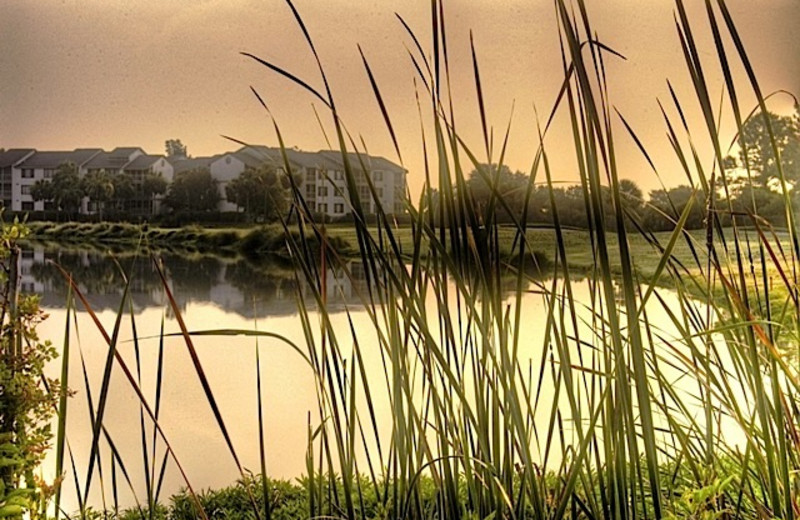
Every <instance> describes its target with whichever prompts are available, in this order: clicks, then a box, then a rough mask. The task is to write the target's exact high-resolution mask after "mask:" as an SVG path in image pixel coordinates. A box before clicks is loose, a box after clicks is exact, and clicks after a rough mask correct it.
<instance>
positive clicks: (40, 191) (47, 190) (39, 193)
mask: <svg viewBox="0 0 800 520" xmlns="http://www.w3.org/2000/svg"><path fill="white" fill-rule="evenodd" d="M31 198H33V200H34V201H37V202H38V201H51V200H53V187H52V185H51V184H50V181H46V180H44V179H39V180H38V181H36V182H34V183H33V185H32V186H31Z"/></svg>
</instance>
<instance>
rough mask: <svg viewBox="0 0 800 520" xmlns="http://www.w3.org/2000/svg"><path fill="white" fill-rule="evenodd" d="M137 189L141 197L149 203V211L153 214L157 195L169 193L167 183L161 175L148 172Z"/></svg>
mask: <svg viewBox="0 0 800 520" xmlns="http://www.w3.org/2000/svg"><path fill="white" fill-rule="evenodd" d="M137 187H138V192H139V197H141V199H143V200H146V201H147V205H148V206H149V211H150V212H151V213H152V212H153V207H154V203H155V197H156V195H163V194H164V193H166V192H167V181H166V179H164V177H163V176H162V175H161V174H160V173H153V172H148V173H147V174H145V176H144V177H143V178H142V180H141V181H140V182H139V183H138V185H137Z"/></svg>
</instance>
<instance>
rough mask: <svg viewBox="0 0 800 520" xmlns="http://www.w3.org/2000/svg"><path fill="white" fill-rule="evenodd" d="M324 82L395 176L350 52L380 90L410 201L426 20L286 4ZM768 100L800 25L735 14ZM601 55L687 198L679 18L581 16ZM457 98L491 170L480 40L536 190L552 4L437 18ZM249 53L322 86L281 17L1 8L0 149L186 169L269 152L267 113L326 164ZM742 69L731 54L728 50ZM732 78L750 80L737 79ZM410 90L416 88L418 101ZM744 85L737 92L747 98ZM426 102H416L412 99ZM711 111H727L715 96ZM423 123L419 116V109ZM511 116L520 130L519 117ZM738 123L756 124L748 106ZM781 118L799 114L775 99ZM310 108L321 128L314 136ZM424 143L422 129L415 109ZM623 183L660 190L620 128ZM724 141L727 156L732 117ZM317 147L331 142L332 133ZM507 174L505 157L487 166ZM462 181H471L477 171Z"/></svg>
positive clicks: (143, 5)
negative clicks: (207, 159)
mask: <svg viewBox="0 0 800 520" xmlns="http://www.w3.org/2000/svg"><path fill="white" fill-rule="evenodd" d="M685 1H686V5H687V9H688V10H689V14H690V17H691V21H692V23H693V24H694V28H695V33H696V36H697V38H698V41H699V45H700V47H701V58H702V59H703V60H704V62H706V63H708V66H707V73H708V81H709V84H710V85H711V91H712V92H716V93H719V95H721V94H722V93H723V90H722V86H723V81H722V77H721V74H720V73H719V72H717V70H718V68H717V67H715V65H716V64H715V61H714V58H715V51H714V46H713V40H712V39H711V37H710V31H709V29H708V22H707V18H706V16H705V6H704V2H702V1H701V0H685ZM294 2H295V6H296V7H297V9H298V11H299V12H300V14H301V16H302V17H303V19H304V21H305V23H306V24H307V27H308V30H309V32H310V34H311V37H312V38H313V40H314V43H315V45H316V47H317V49H318V51H319V54H320V57H321V60H322V63H323V66H324V67H325V69H326V72H327V74H328V77H329V80H330V83H331V88H332V91H333V96H334V99H335V101H336V103H337V106H338V108H339V111H340V114H341V116H342V118H343V121H344V123H345V125H346V127H347V129H348V131H349V132H350V133H351V134H352V135H354V136H355V138H356V139H357V140H358V141H359V142H361V139H363V142H364V144H365V145H366V148H367V151H368V152H369V153H371V154H373V155H381V156H384V157H386V158H388V159H390V160H393V161H395V162H400V159H398V157H397V154H396V153H395V152H394V147H393V145H392V141H391V138H390V136H389V133H388V131H387V130H386V126H385V124H384V122H383V117H382V115H381V111H380V109H379V107H378V104H377V102H376V100H375V97H374V95H373V93H372V89H371V87H370V83H369V79H368V77H367V74H366V73H365V69H364V66H363V64H362V62H361V58H360V56H359V52H358V45H360V46H361V47H362V49H363V51H364V54H365V56H366V58H367V60H368V61H369V63H370V65H371V67H372V69H373V72H374V74H375V78H376V80H377V82H378V84H379V86H380V89H381V93H382V95H383V98H384V101H385V103H386V108H387V110H388V113H389V115H390V117H391V119H392V121H393V125H394V127H395V130H396V132H397V138H398V141H399V144H400V149H401V154H402V163H403V165H404V166H405V167H406V168H407V169H408V170H409V176H408V181H409V186H410V188H411V191H412V194H416V193H419V189H420V187H421V185H422V182H423V180H424V175H423V172H424V163H423V154H422V145H421V143H422V135H421V130H420V115H419V112H418V108H417V102H416V93H417V91H419V87H420V85H421V83H420V81H419V78H418V77H417V72H416V70H415V68H414V66H413V64H412V61H411V59H410V58H409V49H412V47H413V42H412V40H411V38H410V37H409V35H408V34H407V33H406V31H405V30H404V28H403V26H402V24H401V23H400V22H399V20H398V18H397V15H399V16H401V17H402V18H403V19H404V20H405V21H406V22H407V23H408V25H409V26H410V27H411V28H412V29H413V30H414V31H415V33H416V35H417V37H418V39H419V40H420V41H421V42H422V45H423V46H424V47H425V51H426V52H427V53H430V52H431V48H432V46H431V44H430V15H429V9H430V2H425V1H421V0H419V1H418V0H324V1H323V0H294ZM728 3H729V4H730V5H729V8H730V9H731V11H732V13H733V15H734V18H735V20H736V21H737V22H738V28H739V30H740V32H741V34H742V37H743V39H744V42H745V45H746V46H747V49H748V53H749V55H750V58H751V60H752V62H753V64H754V67H755V70H756V74H757V75H758V78H759V81H760V83H761V86H762V89H763V91H764V92H772V91H775V90H779V89H785V90H788V91H790V92H793V93H795V94H798V93H800V39H799V38H797V35H796V31H797V27H800V9H798V5H797V0H750V1H745V0H729V1H728ZM586 4H587V8H588V11H589V15H590V17H591V20H592V23H593V25H594V28H595V30H596V31H597V33H598V37H599V39H600V40H601V41H602V42H603V43H604V44H606V45H608V46H609V47H611V48H613V49H614V50H616V51H617V52H619V53H620V54H622V55H624V56H625V57H626V59H625V60H622V59H617V58H609V59H608V61H607V67H608V68H607V73H608V77H609V92H610V99H611V103H612V104H613V105H614V107H615V108H616V109H617V110H619V111H620V113H622V114H623V115H624V117H625V118H626V120H627V121H628V122H629V123H630V124H631V125H632V127H633V128H634V129H635V131H636V133H637V135H638V136H639V137H640V139H641V141H642V142H643V144H644V146H645V147H646V148H647V149H648V151H649V152H650V153H651V156H652V158H653V160H654V162H655V164H656V167H657V169H658V171H659V174H660V175H661V178H662V179H663V181H664V183H665V184H667V185H676V184H679V183H682V182H686V179H685V176H684V174H683V173H682V172H681V171H680V170H679V168H678V165H677V163H676V161H675V159H674V154H673V153H672V152H671V151H670V149H669V143H668V141H667V138H666V127H665V124H664V121H663V118H662V116H661V113H660V111H659V108H658V104H657V100H659V99H660V100H661V101H662V102H664V104H665V106H666V107H667V110H668V112H669V113H670V116H671V117H676V112H675V110H674V106H673V105H672V104H671V102H670V98H669V90H668V87H667V80H669V81H670V82H672V84H673V85H674V86H675V90H676V93H677V94H678V96H679V98H680V99H681V100H682V103H683V104H684V106H685V109H686V113H687V118H688V119H689V122H690V125H691V127H692V131H693V133H694V134H695V136H697V138H696V139H697V143H696V146H697V147H698V150H700V152H701V155H702V156H703V158H704V160H705V159H707V161H706V164H707V166H709V167H710V165H711V162H710V161H711V155H710V153H709V148H708V146H707V143H706V142H705V141H707V139H706V140H704V139H703V138H704V137H706V136H705V134H703V132H704V130H703V127H702V126H698V125H699V124H700V122H701V119H700V115H699V112H698V110H697V107H696V105H697V102H696V101H694V97H693V95H692V88H691V85H690V83H689V76H688V74H687V72H686V67H685V65H684V62H683V55H682V53H681V49H680V44H679V40H678V37H677V32H676V28H675V22H674V12H675V4H674V1H673V0H602V1H600V0H586ZM444 6H445V15H446V23H447V38H448V46H449V50H450V57H451V72H452V78H451V88H452V91H453V92H454V96H453V97H454V106H455V110H456V118H457V123H458V128H459V132H460V135H461V137H462V138H463V139H464V141H465V142H466V143H467V145H468V146H470V147H471V148H473V149H474V150H475V152H476V153H477V155H478V156H479V157H480V158H481V159H482V160H483V159H485V157H486V154H485V152H482V150H483V145H482V138H481V131H480V117H479V111H478V103H477V97H476V94H475V83H474V77H473V70H472V64H471V57H470V43H469V41H470V31H472V33H473V37H474V41H475V47H476V52H477V56H478V60H479V63H480V72H481V80H482V84H483V91H484V97H485V102H486V111H487V115H488V122H489V124H490V125H491V126H492V128H493V129H494V135H495V140H496V141H498V142H499V141H500V139H501V136H502V135H503V134H504V132H505V128H506V126H507V125H508V124H509V121H510V122H511V133H510V136H511V137H510V140H509V146H508V152H507V155H506V160H505V162H506V163H507V164H508V165H509V166H510V167H511V168H512V169H514V170H521V171H525V172H528V171H529V170H530V167H531V164H532V161H533V157H534V154H535V151H536V147H537V145H538V138H537V130H536V123H537V114H538V117H539V119H540V120H541V118H542V117H544V115H543V114H547V113H549V110H550V108H551V107H552V105H553V103H554V101H555V99H556V96H557V94H558V90H559V88H560V85H561V82H562V79H563V72H562V66H561V57H560V56H561V55H560V50H559V33H558V26H557V23H556V13H555V9H554V7H553V2H552V1H551V0H445V4H444ZM243 51H244V52H250V53H252V54H255V55H257V56H259V57H261V58H263V59H265V60H268V61H270V62H272V63H274V64H276V65H278V66H280V67H283V68H285V69H287V70H289V71H290V72H292V73H293V74H295V75H297V76H298V77H301V78H302V79H303V80H305V81H307V82H308V83H309V84H310V85H313V86H314V87H316V88H321V86H322V82H321V79H320V75H319V72H318V70H317V69H316V68H315V64H314V61H313V58H312V55H311V53H310V51H309V48H308V46H307V45H306V43H305V40H304V38H303V35H302V32H301V30H300V29H299V27H298V25H297V24H296V23H295V22H294V19H293V16H292V13H291V10H290V9H289V7H288V5H287V4H286V3H285V1H284V0H194V1H190V0H137V1H135V2H134V1H128V0H124V1H123V0H2V2H0V70H1V71H2V75H0V148H14V147H33V148H37V149H40V150H68V149H74V148H78V147H101V148H104V149H109V150H110V149H112V148H114V147H116V146H140V147H142V148H143V149H144V150H145V151H147V152H148V153H152V154H161V153H164V152H163V150H164V141H165V140H167V139H173V138H177V139H181V140H182V142H183V143H184V144H185V145H187V147H188V151H189V153H190V154H191V155H194V156H203V155H213V154H216V153H220V152H224V151H227V150H232V149H236V148H237V147H238V145H236V144H235V143H232V142H230V141H228V140H226V139H225V138H223V137H222V136H223V135H228V136H232V137H235V138H237V139H239V140H241V141H244V142H248V143H258V144H267V145H273V146H274V145H277V142H278V141H277V138H276V135H275V131H274V130H273V127H272V121H271V119H270V117H269V116H268V115H267V114H266V113H265V112H264V110H263V109H262V107H261V106H260V105H259V103H258V102H257V100H256V99H255V97H254V96H253V94H252V93H251V91H250V87H253V88H255V89H256V90H257V91H258V92H259V94H260V95H261V96H262V97H263V98H264V100H265V101H266V102H267V104H268V106H269V108H270V110H271V112H272V114H273V116H274V117H275V121H276V122H277V124H278V125H279V127H280V129H281V132H282V134H283V136H284V139H285V141H286V144H287V145H289V146H296V147H298V148H300V149H303V150H311V151H314V150H318V149H324V148H327V147H328V145H327V144H326V138H325V135H326V133H327V135H328V137H332V133H331V132H332V130H331V129H332V125H331V117H330V114H328V113H326V112H325V109H324V107H323V106H321V104H320V103H319V102H316V103H315V100H314V98H313V96H311V95H310V94H309V93H308V92H306V91H304V90H303V89H301V88H300V87H298V86H296V85H294V84H292V83H291V82H290V81H288V80H287V79H285V78H283V77H281V76H280V75H278V74H276V73H274V72H272V71H270V70H268V69H267V68H265V67H263V66H261V65H259V64H258V63H256V62H255V61H253V60H252V59H249V58H247V57H245V56H243V55H241V54H240V53H241V52H243ZM729 51H730V52H733V51H732V47H729ZM733 72H734V74H735V75H736V77H737V78H738V79H743V78H744V75H743V71H742V69H741V67H739V66H735V67H734V69H733ZM415 79H416V80H417V81H416V87H415ZM742 85H744V83H742ZM420 93H421V92H420ZM718 97H719V96H718ZM426 106H427V105H426ZM512 106H513V117H512ZM743 106H745V107H751V106H755V100H754V98H753V97H752V96H747V95H745V96H744V102H743ZM770 107H771V109H773V110H775V111H777V112H781V113H790V112H791V109H792V100H791V98H790V97H789V96H786V95H778V96H775V97H774V98H773V100H772V101H771V102H770ZM315 108H316V111H317V113H318V114H319V118H320V120H321V122H322V124H321V125H320V123H319V122H318V120H317V116H316V115H315ZM422 118H423V121H425V124H424V125H423V128H425V131H426V133H427V134H426V135H427V137H428V138H430V125H429V122H430V114H429V113H427V112H426V110H425V109H423V113H422ZM615 125H616V126H615V132H616V134H615V135H617V141H618V142H619V149H620V151H619V155H620V175H621V176H622V177H624V178H630V179H633V180H635V181H636V182H637V183H639V184H640V186H641V187H642V188H643V189H644V190H645V191H648V190H650V189H655V188H658V187H659V181H658V179H657V178H656V176H655V175H654V174H653V173H652V171H651V169H650V168H649V166H648V164H647V162H646V160H645V159H644V158H643V156H642V154H641V153H640V152H639V151H638V150H637V147H636V146H635V144H634V143H633V142H632V140H631V139H630V138H628V135H627V133H626V132H625V130H624V128H623V127H622V125H621V124H619V122H618V121H617V122H615ZM721 128H722V134H723V136H725V139H727V140H730V139H732V138H733V135H734V129H733V123H732V117H731V115H730V113H728V112H727V111H725V112H723V113H722V119H721ZM323 129H324V131H325V132H323ZM545 144H546V147H547V150H548V151H549V155H550V157H551V161H552V163H553V168H554V173H555V176H556V178H557V179H559V180H564V181H566V182H569V181H575V180H576V178H577V177H576V173H575V165H574V162H573V160H571V159H570V157H571V156H573V155H574V153H572V152H571V147H572V144H571V142H570V131H569V124H568V118H567V117H566V114H561V115H560V117H559V118H558V119H557V122H556V124H555V125H554V127H553V129H552V131H551V132H550V133H548V135H547V136H546V142H545ZM493 159H494V160H497V157H496V154H495V157H494V158H493ZM467 169H469V168H468V167H467Z"/></svg>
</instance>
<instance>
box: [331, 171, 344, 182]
mask: <svg viewBox="0 0 800 520" xmlns="http://www.w3.org/2000/svg"><path fill="white" fill-rule="evenodd" d="M333 180H335V181H343V180H344V172H343V171H342V170H336V171H335V172H333Z"/></svg>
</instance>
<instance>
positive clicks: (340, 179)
mask: <svg viewBox="0 0 800 520" xmlns="http://www.w3.org/2000/svg"><path fill="white" fill-rule="evenodd" d="M284 154H285V155H284ZM64 163H73V164H75V165H76V167H77V169H78V174H79V175H80V176H81V177H83V176H85V175H87V174H90V173H97V172H105V173H107V174H109V175H129V176H130V177H131V179H132V181H133V184H134V186H141V183H142V182H143V181H144V179H146V178H147V176H148V175H150V174H155V175H160V176H161V177H162V178H163V179H164V180H165V181H166V182H167V183H171V182H172V181H173V180H174V178H175V177H176V176H177V175H180V174H181V173H183V172H186V171H189V170H194V169H206V170H208V171H209V172H210V174H211V176H212V177H213V178H214V179H215V180H216V181H217V186H218V189H219V203H218V207H217V209H218V211H221V212H236V211H240V208H239V207H237V206H236V204H234V203H232V202H230V201H228V200H227V197H226V187H227V186H228V184H229V183H230V182H231V181H233V180H234V179H236V178H237V177H238V176H239V175H241V174H242V173H243V172H245V171H247V170H250V169H252V170H255V169H258V168H260V167H262V166H265V165H266V166H269V167H272V168H274V169H275V170H277V171H278V172H279V173H283V174H286V173H287V169H288V173H290V174H291V175H292V176H293V177H294V178H295V179H296V181H297V182H298V184H299V188H300V193H301V194H302V196H303V200H304V203H305V207H306V208H307V209H308V212H309V213H311V214H315V215H325V216H326V217H329V218H333V219H337V218H343V217H345V216H347V215H348V214H350V213H352V212H353V208H354V201H353V200H352V199H351V195H350V193H351V191H350V189H349V188H348V185H347V181H346V177H347V175H346V173H345V172H346V171H348V170H349V171H350V172H351V173H352V176H353V180H354V182H355V184H354V186H353V188H352V189H353V190H355V193H357V194H358V199H359V203H360V204H361V208H362V210H363V212H364V213H366V214H372V213H375V212H376V211H377V210H378V207H379V206H380V207H381V208H382V209H383V211H384V212H385V213H387V214H400V213H404V212H405V208H406V174H407V171H406V169H405V168H402V167H401V166H398V165H397V164H394V163H393V162H391V161H389V160H387V159H384V158H383V157H375V156H370V155H366V154H354V153H349V154H347V155H346V156H345V155H343V154H342V153H340V152H336V151H331V150H320V151H318V152H306V151H302V150H298V149H287V150H285V151H284V152H283V153H282V152H281V150H280V149H279V148H271V147H267V146H246V147H242V148H240V149H239V150H236V151H234V152H227V153H223V154H219V155H215V156H211V157H194V158H187V157H165V156H163V155H149V154H147V153H146V152H145V151H144V150H142V149H141V148H138V147H120V148H115V149H114V150H112V151H110V152H106V151H103V150H102V149H99V148H79V149H76V150H73V151H37V150H34V149H12V150H7V151H3V152H0V202H2V205H3V206H4V207H6V208H9V209H11V210H12V211H42V210H46V209H50V208H49V207H48V204H47V203H45V202H44V201H36V200H34V199H33V196H32V195H31V188H32V186H33V185H34V184H35V183H36V182H37V181H47V180H49V179H51V178H52V177H53V175H55V173H56V172H57V171H58V168H59V167H60V166H61V165H62V164H64ZM135 199H136V198H135ZM161 199H162V197H161V196H155V197H153V196H150V195H147V196H144V195H143V196H142V197H140V198H139V199H136V200H132V201H129V202H130V204H128V205H130V207H126V208H124V209H125V210H126V211H128V212H132V213H134V214H137V215H153V214H157V213H160V212H163V211H165V210H166V208H165V207H164V206H163V204H162V203H161ZM81 211H82V212H83V213H93V212H95V211H97V208H96V207H95V205H93V204H92V203H91V201H89V200H84V202H83V204H82V205H81Z"/></svg>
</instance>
